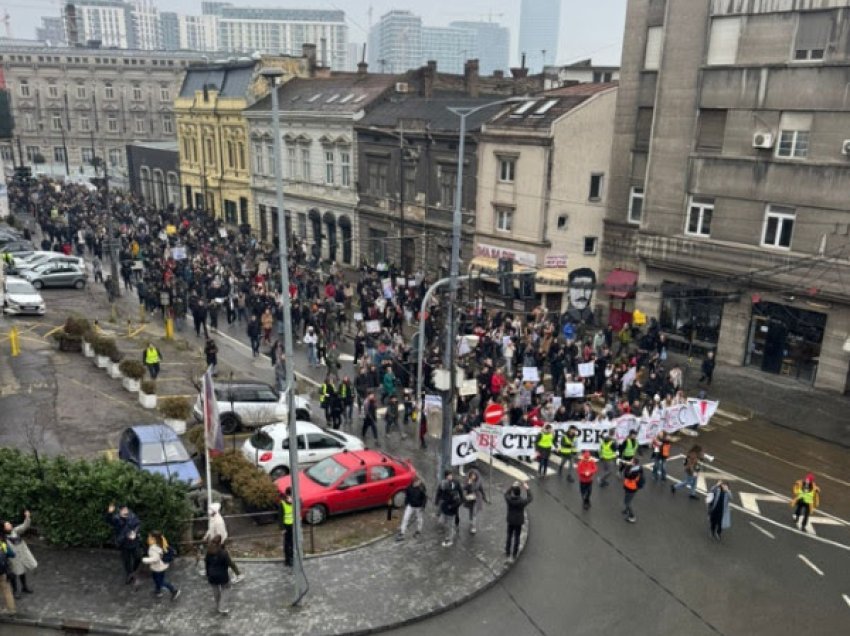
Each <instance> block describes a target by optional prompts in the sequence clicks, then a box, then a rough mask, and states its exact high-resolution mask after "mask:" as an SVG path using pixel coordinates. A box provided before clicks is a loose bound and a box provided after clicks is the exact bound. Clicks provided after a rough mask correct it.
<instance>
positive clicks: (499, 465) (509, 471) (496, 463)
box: [478, 451, 531, 481]
mask: <svg viewBox="0 0 850 636" xmlns="http://www.w3.org/2000/svg"><path fill="white" fill-rule="evenodd" d="M478 461H479V462H481V463H482V464H489V463H490V455H489V454H487V453H484V452H482V451H478ZM493 468H495V469H496V470H501V471H502V472H503V473H505V474H506V475H508V476H510V477H513V478H514V479H516V480H517V481H528V480H529V479H531V476H530V475H529V474H528V473H526V472H525V471H524V470H520V469H519V468H514V467H513V466H511V465H510V464H506V463H505V462H503V461H502V460H500V459H497V458H496V457H494V458H493Z"/></svg>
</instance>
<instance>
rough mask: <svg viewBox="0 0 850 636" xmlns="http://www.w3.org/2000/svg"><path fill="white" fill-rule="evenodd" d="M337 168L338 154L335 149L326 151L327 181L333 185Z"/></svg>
mask: <svg viewBox="0 0 850 636" xmlns="http://www.w3.org/2000/svg"><path fill="white" fill-rule="evenodd" d="M335 168H336V154H335V153H334V151H333V150H326V151H325V183H327V184H328V185H333V183H334V172H335Z"/></svg>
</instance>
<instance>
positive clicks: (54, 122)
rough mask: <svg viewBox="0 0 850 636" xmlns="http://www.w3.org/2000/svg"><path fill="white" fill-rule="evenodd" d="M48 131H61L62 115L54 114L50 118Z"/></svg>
mask: <svg viewBox="0 0 850 636" xmlns="http://www.w3.org/2000/svg"><path fill="white" fill-rule="evenodd" d="M50 129H51V130H62V115H59V114H55V115H51V116H50Z"/></svg>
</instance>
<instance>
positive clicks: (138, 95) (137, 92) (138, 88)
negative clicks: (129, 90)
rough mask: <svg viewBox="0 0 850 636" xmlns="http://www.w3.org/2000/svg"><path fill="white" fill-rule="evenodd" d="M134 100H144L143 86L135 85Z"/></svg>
mask: <svg viewBox="0 0 850 636" xmlns="http://www.w3.org/2000/svg"><path fill="white" fill-rule="evenodd" d="M133 101H136V102H140V101H142V87H141V86H133Z"/></svg>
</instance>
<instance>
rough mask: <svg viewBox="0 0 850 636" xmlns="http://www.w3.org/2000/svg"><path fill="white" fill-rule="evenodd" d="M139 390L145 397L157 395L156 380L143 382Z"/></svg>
mask: <svg viewBox="0 0 850 636" xmlns="http://www.w3.org/2000/svg"><path fill="white" fill-rule="evenodd" d="M139 388H140V389H141V390H142V393H144V394H145V395H156V382H155V381H154V380H142V383H141V385H139Z"/></svg>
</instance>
